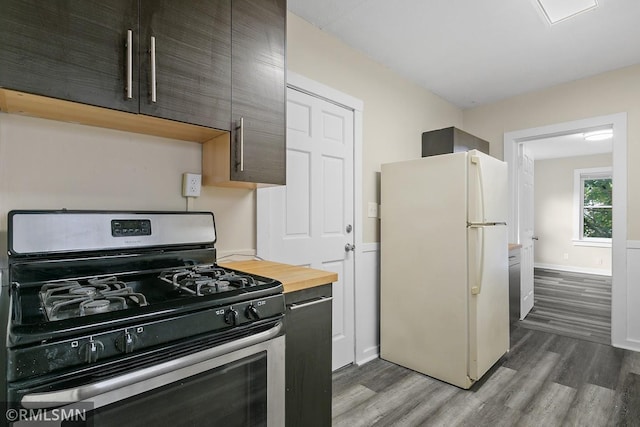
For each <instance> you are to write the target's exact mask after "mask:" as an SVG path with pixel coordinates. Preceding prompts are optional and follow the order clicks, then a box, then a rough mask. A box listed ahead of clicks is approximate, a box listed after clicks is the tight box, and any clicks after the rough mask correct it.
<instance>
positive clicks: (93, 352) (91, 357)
mask: <svg viewBox="0 0 640 427" xmlns="http://www.w3.org/2000/svg"><path fill="white" fill-rule="evenodd" d="M103 350H104V344H102V343H101V342H100V341H96V340H94V339H93V338H89V342H88V343H86V344H83V345H82V346H81V347H80V350H79V354H80V357H82V359H83V360H84V361H85V362H87V363H93V362H95V361H97V360H98V356H99V355H100V353H102V351H103Z"/></svg>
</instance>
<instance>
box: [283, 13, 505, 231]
mask: <svg viewBox="0 0 640 427" xmlns="http://www.w3.org/2000/svg"><path fill="white" fill-rule="evenodd" d="M287 68H288V69H289V70H291V71H294V72H296V73H298V74H301V75H303V76H305V77H308V78H310V79H312V80H315V81H317V82H319V83H322V84H324V85H327V86H330V87H332V88H334V89H337V90H339V91H341V92H344V93H346V94H348V95H351V96H353V97H356V98H359V99H361V100H362V101H363V103H364V114H363V128H364V129H363V133H364V135H363V149H362V152H363V153H362V154H363V161H362V186H363V195H362V203H363V206H362V212H363V215H364V216H363V218H362V221H363V226H364V227H363V240H364V242H377V241H379V227H378V220H376V219H372V218H366V212H367V209H366V207H367V203H368V202H374V201H375V202H379V179H378V172H379V171H380V165H381V164H382V163H388V162H393V161H399V160H406V159H412V158H416V157H420V155H421V137H422V132H423V131H425V130H432V129H439V128H443V127H447V126H457V127H461V126H462V111H461V110H460V109H458V108H457V107H455V106H453V105H452V104H450V103H449V102H447V101H445V100H443V99H442V98H440V97H438V96H436V95H434V94H433V93H431V92H428V91H427V90H425V89H423V88H421V87H419V86H418V85H415V84H413V83H410V82H408V81H407V80H405V79H403V78H401V77H400V76H399V75H397V74H395V73H393V72H392V71H390V70H389V69H388V68H386V67H384V66H382V65H380V64H379V63H376V62H374V61H372V60H371V59H369V58H368V57H366V56H365V55H363V54H361V53H358V52H356V51H354V50H353V49H351V48H350V47H348V46H347V45H345V44H344V43H342V42H341V41H339V40H338V39H336V38H335V37H332V36H330V35H329V34H327V33H326V32H323V31H321V30H320V29H318V28H317V27H314V26H313V25H311V24H310V23H308V22H307V21H305V20H303V19H301V18H299V17H298V16H296V15H293V14H291V13H289V14H288V15H287ZM500 141H502V137H500Z"/></svg>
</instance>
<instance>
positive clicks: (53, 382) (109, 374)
mask: <svg viewBox="0 0 640 427" xmlns="http://www.w3.org/2000/svg"><path fill="white" fill-rule="evenodd" d="M8 234H9V239H8V242H9V272H8V280H6V281H5V286H3V287H2V297H1V298H0V305H1V306H0V316H2V317H1V320H2V321H3V322H4V323H6V327H2V331H3V333H4V331H7V332H6V337H5V338H6V342H7V350H6V353H5V354H3V360H2V361H3V365H4V369H5V371H6V375H4V377H5V378H6V382H5V383H4V384H2V393H4V394H5V396H3V397H4V399H3V400H6V401H8V402H11V403H10V406H12V407H13V408H15V409H31V410H39V411H50V412H51V411H55V410H57V409H59V408H71V407H73V405H74V404H79V403H82V404H85V405H87V404H88V405H90V406H91V408H92V410H91V411H90V412H89V417H90V420H91V421H92V422H93V425H96V426H101V425H124V424H123V420H126V425H136V424H135V422H138V423H139V425H147V424H150V423H151V424H154V421H156V422H161V423H164V424H166V423H167V422H169V423H170V424H171V425H205V424H210V423H211V422H212V420H215V421H216V424H217V423H218V422H219V423H220V424H232V425H247V426H249V425H251V426H255V425H281V422H283V420H284V336H283V334H284V331H283V327H282V319H283V314H284V298H283V295H282V284H281V283H279V282H277V281H275V280H272V279H268V278H265V277H259V276H254V275H249V274H244V273H241V272H238V271H233V270H229V269H224V268H221V267H220V266H218V265H217V264H216V250H215V241H216V229H215V225H214V218H213V214H211V213H205V212H198V213H185V212H181V213H176V212H94V211H12V212H10V213H9V226H8ZM267 373H268V375H267ZM78 402H79V403H78ZM204 402H206V404H203V403H204ZM139 414H144V415H142V416H140V415H139ZM136 420H138V421H136ZM132 422H133V423H134V424H131V423H132ZM16 425H20V424H19V423H17V424H16Z"/></svg>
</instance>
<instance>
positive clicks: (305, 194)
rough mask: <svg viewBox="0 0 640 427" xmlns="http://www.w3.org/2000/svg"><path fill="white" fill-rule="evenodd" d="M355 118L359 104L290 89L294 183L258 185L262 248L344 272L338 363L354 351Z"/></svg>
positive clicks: (336, 323)
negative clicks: (350, 105) (344, 104)
mask: <svg viewBox="0 0 640 427" xmlns="http://www.w3.org/2000/svg"><path fill="white" fill-rule="evenodd" d="M353 125H354V114H353V111H351V110H348V109H346V108H343V107H340V106H338V105H335V104H333V103H331V102H328V101H325V100H323V99H320V98H317V97H315V96H312V95H309V94H306V93H303V92H300V91H297V90H295V89H290V88H289V89H287V185H286V186H284V187H271V188H263V189H259V190H258V209H257V212H258V216H259V218H258V221H257V222H258V236H259V237H258V238H259V239H260V241H259V242H258V245H257V247H258V255H259V256H261V257H263V258H267V259H270V260H273V261H279V262H285V263H288V264H294V265H300V266H308V267H311V268H318V269H321V270H327V271H333V272H336V273H338V281H337V282H336V283H334V284H333V315H332V329H333V358H332V359H333V363H332V365H333V369H334V370H335V369H337V368H340V367H342V366H345V365H348V364H350V363H353V361H354V355H355V347H354V344H355V343H354V324H355V320H354V311H355V310H354V252H353V249H352V248H349V247H348V246H347V245H353V243H354V233H353V206H354V204H353V139H354V138H353V135H354V133H353ZM263 215H266V216H267V217H268V218H269V219H268V221H265V220H264V218H262V216H263ZM262 228H266V230H264V229H262ZM263 240H264V241H263ZM347 248H349V250H347Z"/></svg>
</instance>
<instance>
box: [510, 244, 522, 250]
mask: <svg viewBox="0 0 640 427" xmlns="http://www.w3.org/2000/svg"><path fill="white" fill-rule="evenodd" d="M521 247H522V245H521V244H519V243H509V250H510V251H512V250H514V249H519V248H521Z"/></svg>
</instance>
